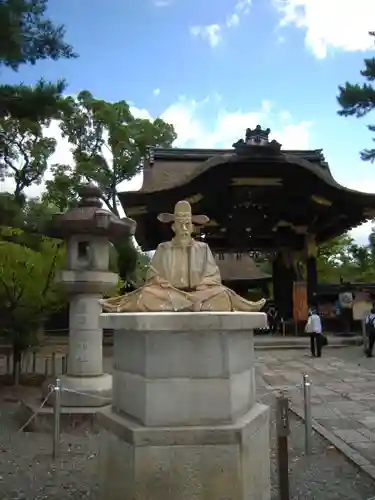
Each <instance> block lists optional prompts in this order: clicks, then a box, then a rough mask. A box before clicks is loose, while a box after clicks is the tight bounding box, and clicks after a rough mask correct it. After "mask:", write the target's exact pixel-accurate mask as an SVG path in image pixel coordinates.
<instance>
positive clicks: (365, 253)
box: [317, 233, 375, 283]
mask: <svg viewBox="0 0 375 500" xmlns="http://www.w3.org/2000/svg"><path fill="white" fill-rule="evenodd" d="M373 242H375V236H374V233H371V235H370V236H369V243H368V245H358V244H357V243H355V242H354V240H353V238H351V237H350V236H349V235H348V234H344V235H342V236H339V237H337V238H334V239H332V240H330V241H327V242H326V243H324V244H323V245H321V246H320V248H319V252H318V261H317V266H318V275H319V282H320V283H339V282H340V279H341V278H342V279H343V280H344V281H349V282H363V281H366V282H371V281H375V246H374V243H373Z"/></svg>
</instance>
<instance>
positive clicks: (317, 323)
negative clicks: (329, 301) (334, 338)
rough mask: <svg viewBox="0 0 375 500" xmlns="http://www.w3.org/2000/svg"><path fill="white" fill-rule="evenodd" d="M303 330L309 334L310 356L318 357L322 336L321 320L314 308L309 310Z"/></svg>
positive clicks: (320, 350)
mask: <svg viewBox="0 0 375 500" xmlns="http://www.w3.org/2000/svg"><path fill="white" fill-rule="evenodd" d="M305 331H306V333H309V334H310V349H311V356H313V357H314V358H315V356H317V357H318V358H320V357H321V355H322V348H323V344H324V338H323V334H322V321H321V319H320V316H319V315H318V313H317V312H316V311H315V310H310V311H309V319H308V320H307V323H306V327H305Z"/></svg>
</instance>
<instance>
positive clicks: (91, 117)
mask: <svg viewBox="0 0 375 500" xmlns="http://www.w3.org/2000/svg"><path fill="white" fill-rule="evenodd" d="M61 130H62V134H63V136H64V137H66V138H67V139H68V140H69V142H70V143H71V144H72V145H73V156H74V165H73V166H68V165H54V166H53V167H52V170H53V179H52V180H50V181H47V183H46V186H47V190H46V194H45V199H47V200H49V201H51V202H53V203H54V204H56V205H57V206H59V208H60V209H63V208H64V204H65V207H67V206H69V204H71V203H74V198H75V196H76V192H77V186H78V185H80V184H82V183H83V182H87V181H92V182H94V183H95V184H97V185H98V186H99V187H100V189H101V191H102V193H103V199H104V201H105V203H106V205H107V206H108V208H109V209H110V210H111V211H112V212H113V213H115V214H116V215H118V214H119V211H118V201H117V187H118V185H119V184H121V183H122V182H124V181H127V180H130V179H131V178H133V177H134V175H136V174H137V173H138V172H139V171H140V170H141V169H142V166H143V162H144V158H145V156H146V154H147V148H148V147H149V146H160V147H166V146H170V145H171V144H172V142H173V141H174V139H175V138H176V135H175V132H174V129H173V126H172V125H169V124H167V123H165V122H164V121H163V120H161V119H159V118H158V119H156V120H154V121H151V120H148V119H142V118H135V117H134V116H133V114H132V112H131V110H130V107H129V105H128V104H127V103H126V102H125V101H119V102H115V103H110V102H106V101H103V100H99V99H95V98H94V97H93V96H92V95H91V94H90V92H88V91H83V92H81V93H80V94H79V95H78V97H77V98H76V99H74V98H72V97H68V98H67V100H66V106H65V110H64V112H63V115H62V121H61ZM64 200H65V203H64Z"/></svg>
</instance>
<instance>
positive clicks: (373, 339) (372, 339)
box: [366, 333, 375, 358]
mask: <svg viewBox="0 0 375 500" xmlns="http://www.w3.org/2000/svg"><path fill="white" fill-rule="evenodd" d="M374 344H375V333H370V334H369V336H368V347H367V352H366V354H367V356H368V357H369V358H370V357H371V356H372V350H373V349H374Z"/></svg>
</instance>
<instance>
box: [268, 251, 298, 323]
mask: <svg viewBox="0 0 375 500" xmlns="http://www.w3.org/2000/svg"><path fill="white" fill-rule="evenodd" d="M272 278H273V295H274V300H275V304H276V306H277V308H278V310H279V314H280V317H281V318H283V319H284V320H287V319H290V318H292V317H293V282H294V281H295V280H296V273H295V270H294V269H293V266H292V264H290V265H287V264H286V262H285V259H284V258H283V256H282V255H281V254H278V255H277V256H276V258H275V260H274V262H273V265H272Z"/></svg>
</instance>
